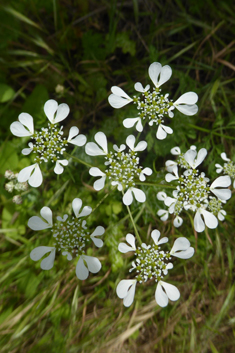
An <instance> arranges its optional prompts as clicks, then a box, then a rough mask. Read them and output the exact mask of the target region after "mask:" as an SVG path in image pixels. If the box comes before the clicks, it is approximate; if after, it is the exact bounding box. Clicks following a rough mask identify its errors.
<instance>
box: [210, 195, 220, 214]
mask: <svg viewBox="0 0 235 353" xmlns="http://www.w3.org/2000/svg"><path fill="white" fill-rule="evenodd" d="M208 208H209V210H210V211H211V212H212V213H213V214H214V215H215V216H217V215H218V213H219V212H220V211H221V210H222V202H221V201H220V200H218V199H216V198H215V197H211V198H210V201H209V203H208Z"/></svg>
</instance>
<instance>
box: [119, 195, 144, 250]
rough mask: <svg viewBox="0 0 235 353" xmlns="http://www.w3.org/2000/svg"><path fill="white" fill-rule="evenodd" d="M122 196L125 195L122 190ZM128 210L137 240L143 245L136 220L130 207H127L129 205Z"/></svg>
mask: <svg viewBox="0 0 235 353" xmlns="http://www.w3.org/2000/svg"><path fill="white" fill-rule="evenodd" d="M122 194H123V195H124V192H123V190H122ZM126 208H127V211H128V213H129V216H130V219H131V222H132V224H133V227H134V231H135V235H136V238H137V239H138V242H139V243H140V245H141V244H142V243H143V242H142V240H141V238H140V235H139V233H138V230H137V228H136V225H135V222H134V219H133V217H132V214H131V210H130V208H129V206H127V205H126Z"/></svg>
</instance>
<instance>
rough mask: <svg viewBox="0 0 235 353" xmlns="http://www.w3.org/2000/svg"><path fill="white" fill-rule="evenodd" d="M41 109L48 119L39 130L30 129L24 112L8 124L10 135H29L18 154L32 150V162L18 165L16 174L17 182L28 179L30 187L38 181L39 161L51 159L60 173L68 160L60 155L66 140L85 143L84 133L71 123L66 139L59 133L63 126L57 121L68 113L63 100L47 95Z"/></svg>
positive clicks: (38, 183)
mask: <svg viewBox="0 0 235 353" xmlns="http://www.w3.org/2000/svg"><path fill="white" fill-rule="evenodd" d="M44 112H45V114H46V116H47V118H48V120H49V123H48V126H47V127H46V128H44V127H43V128H42V129H41V130H39V131H35V130H34V123H33V118H32V116H31V115H29V114H27V113H21V114H20V115H19V118H18V119H19V121H15V122H13V123H12V124H11V126H10V130H11V132H12V134H13V135H15V136H18V137H26V136H28V137H31V140H32V141H31V142H29V143H28V148H24V149H23V150H22V154H24V155H29V154H30V153H33V154H34V162H35V163H34V164H33V165H31V166H29V167H26V168H24V169H22V170H21V171H20V173H19V175H18V181H19V182H25V181H28V183H29V184H30V185H31V186H33V187H38V186H40V185H41V184H42V180H43V177H42V172H41V168H40V166H41V164H42V163H43V162H45V163H48V162H52V163H53V164H54V165H55V166H54V172H55V173H56V174H61V173H63V171H64V166H66V165H68V161H67V160H66V159H63V154H64V151H65V150H66V146H68V143H70V144H73V145H76V146H83V145H84V144H85V143H86V137H85V136H84V135H78V134H79V129H78V128H77V127H75V126H73V127H71V128H70V130H69V136H68V139H66V138H64V137H63V134H64V133H63V126H61V127H60V128H59V127H58V126H57V123H59V122H61V121H63V120H64V119H65V118H66V117H67V116H68V114H69V106H68V105H67V104H65V103H62V104H60V105H58V103H57V102H56V101H55V100H53V99H50V100H48V101H47V102H46V103H45V105H44Z"/></svg>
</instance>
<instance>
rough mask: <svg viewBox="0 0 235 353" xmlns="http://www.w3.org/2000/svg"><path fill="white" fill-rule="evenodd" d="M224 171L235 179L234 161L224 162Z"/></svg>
mask: <svg viewBox="0 0 235 353" xmlns="http://www.w3.org/2000/svg"><path fill="white" fill-rule="evenodd" d="M224 171H225V173H226V174H228V175H229V176H230V177H231V178H232V179H235V165H234V164H233V162H232V161H229V162H228V163H224Z"/></svg>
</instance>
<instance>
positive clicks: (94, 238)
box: [91, 226, 105, 248]
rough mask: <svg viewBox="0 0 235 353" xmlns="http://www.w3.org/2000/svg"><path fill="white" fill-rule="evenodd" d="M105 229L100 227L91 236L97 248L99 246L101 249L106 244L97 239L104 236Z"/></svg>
mask: <svg viewBox="0 0 235 353" xmlns="http://www.w3.org/2000/svg"><path fill="white" fill-rule="evenodd" d="M104 231H105V229H104V227H101V226H98V227H96V229H95V230H94V232H93V233H92V234H91V239H92V241H93V242H94V244H95V246H97V248H101V246H103V244H104V242H103V240H101V239H99V238H98V239H97V238H96V236H100V235H103V234H104Z"/></svg>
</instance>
